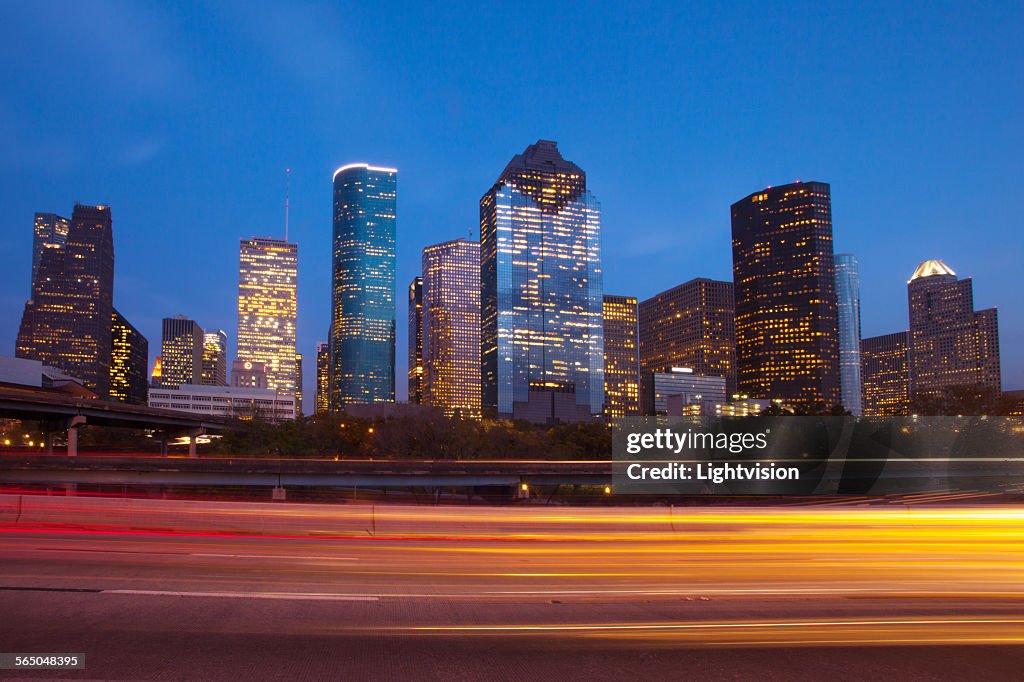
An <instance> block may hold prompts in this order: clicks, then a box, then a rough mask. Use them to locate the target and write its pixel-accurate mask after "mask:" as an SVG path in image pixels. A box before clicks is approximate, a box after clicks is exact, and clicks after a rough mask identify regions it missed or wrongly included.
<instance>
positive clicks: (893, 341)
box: [860, 332, 910, 417]
mask: <svg viewBox="0 0 1024 682" xmlns="http://www.w3.org/2000/svg"><path fill="white" fill-rule="evenodd" d="M860 361H861V376H862V378H863V385H864V402H863V408H864V409H863V411H864V416H865V417H891V416H893V415H901V414H908V411H909V408H910V390H909V381H910V369H909V355H908V352H907V332H897V333H895V334H883V335H882V336H872V337H870V338H867V339H862V340H861V342H860Z"/></svg>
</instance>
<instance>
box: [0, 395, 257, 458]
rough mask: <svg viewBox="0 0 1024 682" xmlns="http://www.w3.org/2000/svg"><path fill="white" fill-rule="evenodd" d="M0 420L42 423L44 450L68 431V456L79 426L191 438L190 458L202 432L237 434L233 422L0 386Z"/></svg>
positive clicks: (73, 448)
mask: <svg viewBox="0 0 1024 682" xmlns="http://www.w3.org/2000/svg"><path fill="white" fill-rule="evenodd" d="M0 417H2V418H6V419H27V420H32V421H39V422H42V423H43V425H44V430H46V431H47V432H48V435H47V439H46V440H47V451H52V435H53V433H54V432H57V431H63V430H65V429H66V430H67V439H68V453H67V454H68V455H69V456H72V457H73V456H75V455H77V454H78V427H80V426H83V425H85V424H93V425H96V426H115V427H122V428H137V429H157V430H160V431H163V432H167V431H175V432H180V433H182V434H184V435H188V436H190V444H189V455H190V456H193V457H194V456H195V454H196V452H195V446H196V443H195V437H196V436H198V435H200V434H203V433H210V432H212V433H220V432H224V431H237V430H241V429H242V428H243V425H242V424H241V422H239V421H238V420H236V419H228V418H226V417H225V418H220V417H209V416H204V415H197V414H189V413H187V412H178V411H176V410H165V409H159V408H155V407H147V406H145V405H130V404H128V403H122V402H118V401H113V400H96V399H88V398H80V397H76V396H70V395H64V394H61V393H56V392H47V391H42V390H39V389H32V388H16V387H10V386H5V387H0Z"/></svg>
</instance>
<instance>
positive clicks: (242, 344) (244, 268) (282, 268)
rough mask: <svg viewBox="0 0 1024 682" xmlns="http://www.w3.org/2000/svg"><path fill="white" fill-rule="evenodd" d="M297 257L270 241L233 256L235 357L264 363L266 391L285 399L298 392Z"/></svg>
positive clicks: (244, 244)
mask: <svg viewBox="0 0 1024 682" xmlns="http://www.w3.org/2000/svg"><path fill="white" fill-rule="evenodd" d="M298 253H299V246H298V244H295V243H294V242H289V241H285V240H284V239H272V238H269V237H253V238H252V239H243V240H241V244H240V248H239V252H238V358H239V359H240V360H243V361H245V360H248V361H250V362H258V363H261V364H263V365H264V366H265V367H266V370H267V388H269V389H270V390H273V391H278V392H280V393H283V394H286V395H295V391H296V388H297V386H296V385H295V376H296V375H295V353H296V350H295V324H296V316H297V313H298V303H297V298H296V286H297V282H298ZM164 362H167V358H164Z"/></svg>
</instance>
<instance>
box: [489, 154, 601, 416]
mask: <svg viewBox="0 0 1024 682" xmlns="http://www.w3.org/2000/svg"><path fill="white" fill-rule="evenodd" d="M480 282H481V287H480V292H481V300H480V312H481V338H480V350H481V352H480V357H481V364H482V368H481V369H482V372H481V381H482V384H483V391H482V393H483V408H484V410H485V411H487V412H496V413H497V414H498V415H499V416H513V415H514V414H515V411H516V404H517V403H519V404H524V403H526V402H527V401H528V400H529V394H530V392H531V391H532V390H534V389H541V390H543V389H548V390H553V391H558V392H560V393H564V392H572V393H574V394H575V403H576V405H577V406H579V407H580V408H583V407H585V408H586V409H587V410H589V413H590V414H591V415H598V414H600V413H601V410H602V408H603V405H604V323H603V319H604V318H603V311H602V308H603V304H604V296H603V294H604V291H603V280H602V272H601V208H600V204H598V202H597V199H595V198H594V195H593V194H591V193H590V191H589V190H588V189H587V176H586V173H584V172H583V170H582V169H581V168H580V167H579V166H577V165H576V164H574V163H572V162H571V161H566V160H565V159H564V158H562V155H561V153H560V152H559V151H558V146H557V144H556V143H555V142H551V141H548V140H538V141H537V142H536V143H535V144H531V145H530V146H529V147H527V148H526V150H525V151H523V153H522V154H517V155H516V156H515V157H514V158H513V159H512V160H511V161H510V162H509V163H508V165H507V166H506V167H505V170H504V171H503V172H502V173H501V175H500V176H499V177H498V180H497V182H495V184H494V185H493V186H492V187H491V188H490V190H488V191H487V193H486V194H484V195H483V197H482V198H481V199H480Z"/></svg>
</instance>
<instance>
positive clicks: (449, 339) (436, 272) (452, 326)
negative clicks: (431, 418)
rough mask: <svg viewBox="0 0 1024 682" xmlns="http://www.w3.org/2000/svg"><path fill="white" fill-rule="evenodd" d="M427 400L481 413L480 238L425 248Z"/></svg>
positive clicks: (455, 412)
mask: <svg viewBox="0 0 1024 682" xmlns="http://www.w3.org/2000/svg"><path fill="white" fill-rule="evenodd" d="M422 300H423V402H424V403H425V404H427V405H433V406H434V407H437V408H440V409H441V410H442V411H443V412H444V413H445V414H446V415H448V416H460V417H464V418H469V419H479V418H480V416H481V403H480V244H479V243H477V242H471V241H467V240H465V239H455V240H453V241H449V242H444V243H442V244H435V245H434V246H428V247H427V248H425V249H423V299H422Z"/></svg>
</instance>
